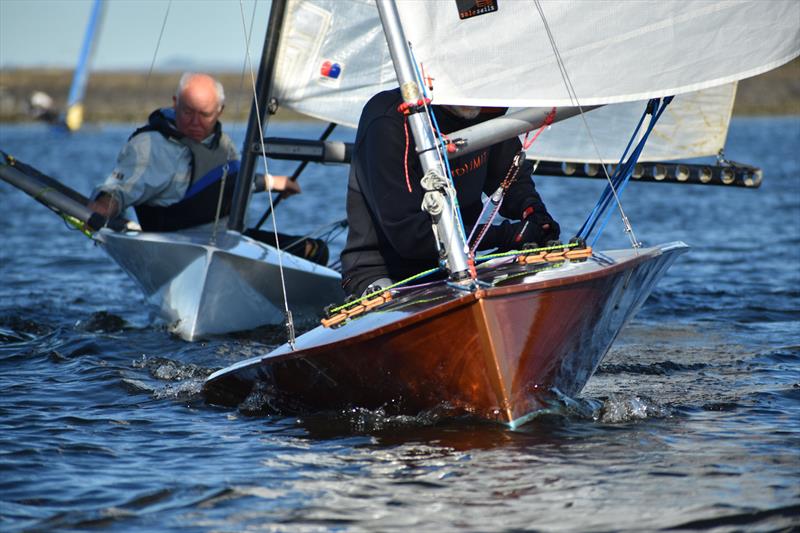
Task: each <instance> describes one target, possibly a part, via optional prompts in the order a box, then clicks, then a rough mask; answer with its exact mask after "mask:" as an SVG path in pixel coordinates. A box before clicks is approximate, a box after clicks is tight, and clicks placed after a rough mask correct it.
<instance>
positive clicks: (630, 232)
mask: <svg viewBox="0 0 800 533" xmlns="http://www.w3.org/2000/svg"><path fill="white" fill-rule="evenodd" d="M533 3H534V4H535V5H536V9H537V11H539V16H540V17H541V19H542V24H543V25H544V29H545V32H546V33H547V38H548V40H549V41H550V46H551V47H552V48H553V54H554V55H555V58H556V63H557V64H558V68H559V72H560V73H561V79H562V80H563V81H564V86H565V88H566V89H567V93H568V94H569V97H570V101H572V102H574V103H575V106H576V107H577V108H578V110H579V111H580V116H581V120H582V121H583V125H584V127H585V128H586V133H587V134H588V135H589V139H590V140H591V142H592V146H593V147H594V150H595V153H596V154H597V158H598V160H600V166H601V167H602V169H603V174H605V176H606V180H607V181H608V184H609V186H610V190H611V193H612V194H613V196H614V200H615V202H616V204H617V208H618V209H619V212H620V216H621V218H622V224H623V226H624V228H625V233H627V234H628V237H629V238H630V241H631V246H632V247H633V248H634V249H638V248H640V247H641V243H640V242H639V241H638V240H637V239H636V234H635V233H634V231H633V226H632V225H631V223H630V220H629V219H628V216H627V215H626V214H625V210H624V209H623V208H622V203H621V202H620V199H619V196H618V195H617V190H616V188H615V187H614V185H613V183H612V182H611V176H609V174H608V169H606V165H605V163H604V162H603V158H602V157H600V149H599V148H598V146H597V141H596V140H595V138H594V135H593V134H592V130H591V128H589V122H588V121H587V120H586V114H585V112H584V110H583V107H582V106H581V104H580V101H579V100H578V93H577V92H576V91H575V87H574V86H573V85H572V81H571V80H570V78H569V74H568V73H567V69H566V66H565V63H564V60H563V58H562V57H561V52H559V50H558V45H556V41H555V37H553V33H552V31H551V30H550V24H548V22H547V17H545V15H544V10H543V9H542V6H541V3H540V0H533Z"/></svg>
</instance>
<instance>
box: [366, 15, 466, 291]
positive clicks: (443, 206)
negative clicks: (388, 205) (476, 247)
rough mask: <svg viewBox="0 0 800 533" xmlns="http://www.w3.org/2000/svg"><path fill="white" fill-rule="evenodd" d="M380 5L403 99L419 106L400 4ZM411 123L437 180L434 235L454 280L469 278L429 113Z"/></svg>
mask: <svg viewBox="0 0 800 533" xmlns="http://www.w3.org/2000/svg"><path fill="white" fill-rule="evenodd" d="M377 5H378V13H379V14H380V18H381V24H382V25H383V31H384V34H385V35H386V41H387V44H388V45H389V52H390V53H391V56H392V63H393V64H394V70H395V73H396V75H397V80H398V81H399V82H400V92H401V94H402V97H403V101H404V102H406V103H407V104H410V105H412V106H414V107H416V106H417V102H418V101H419V100H420V99H421V98H422V93H421V91H420V89H419V85H418V84H417V77H416V74H415V70H414V69H415V67H414V61H413V59H412V57H411V52H410V50H409V48H408V41H407V40H406V37H405V32H404V31H403V26H402V25H401V24H400V16H399V14H398V12H397V6H396V5H395V4H394V1H393V0H377ZM408 123H409V125H410V126H411V132H412V134H413V135H414V141H415V142H416V145H417V154H418V155H419V159H420V163H421V164H422V170H423V172H424V177H423V180H422V181H423V182H427V183H428V184H431V182H433V183H435V184H437V185H435V186H426V184H425V183H423V187H425V189H426V190H427V191H428V192H426V193H425V200H424V201H423V209H424V210H425V211H427V212H428V213H429V214H430V215H431V218H432V219H433V222H434V229H435V231H434V236H435V237H436V239H437V241H438V244H439V245H440V252H441V251H443V252H444V260H445V262H446V265H447V270H448V272H449V274H450V279H451V280H454V281H460V280H464V279H469V277H470V275H469V266H468V263H467V255H466V253H465V251H464V248H465V244H464V242H463V240H462V238H461V236H460V235H459V233H458V229H457V228H456V226H455V221H456V218H455V216H454V213H455V209H457V208H456V207H455V205H454V198H452V197H451V196H450V194H451V193H450V192H449V191H452V194H455V191H453V190H452V188H450V187H442V186H441V185H438V184H445V183H447V178H445V172H444V168H443V165H442V162H441V160H440V158H439V157H438V154H439V147H438V143H437V142H436V139H434V137H433V133H432V132H431V130H430V128H429V127H428V124H427V116H426V114H425V113H424V112H415V113H411V114H410V115H409V116H408Z"/></svg>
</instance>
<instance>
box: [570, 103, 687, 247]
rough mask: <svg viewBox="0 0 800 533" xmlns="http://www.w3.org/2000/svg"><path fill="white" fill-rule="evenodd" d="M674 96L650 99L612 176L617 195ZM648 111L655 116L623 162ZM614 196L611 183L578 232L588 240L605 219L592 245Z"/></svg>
mask: <svg viewBox="0 0 800 533" xmlns="http://www.w3.org/2000/svg"><path fill="white" fill-rule="evenodd" d="M672 98H673V97H672V96H670V97H667V98H664V99H663V101H659V99H652V100H650V102H648V105H647V107H646V109H645V112H644V114H643V115H642V118H641V119H640V120H639V124H638V125H637V126H636V129H635V131H634V132H633V135H632V136H631V139H630V141H629V142H628V146H627V147H626V148H625V152H624V153H623V156H622V158H621V159H620V162H619V164H618V165H617V169H616V171H615V172H614V175H613V176H612V177H611V183H612V184H613V187H614V190H616V192H617V197H619V196H621V194H622V191H624V190H625V187H626V186H627V184H628V182H629V181H630V177H631V175H633V170H634V169H635V168H636V163H637V161H638V160H639V156H640V155H641V153H642V151H643V150H644V146H645V144H646V142H647V139H648V137H649V136H650V133H651V132H652V131H653V128H654V127H655V125H656V123H657V122H658V119H659V118H661V115H662V114H663V113H664V111H665V110H666V108H667V105H669V103H670V102H671V101H672ZM648 113H652V115H653V117H652V119H651V120H650V123H649V124H648V126H647V129H646V130H645V132H644V135H642V138H641V139H640V140H639V142H638V143H637V145H636V148H634V150H633V152H632V153H631V155H630V157H629V158H628V160H627V161H625V162H624V163H623V161H624V159H625V156H626V155H627V153H628V150H629V149H630V146H631V144H632V143H633V139H635V138H636V135H637V134H638V132H639V130H640V128H641V125H642V123H643V121H644V118H645V116H646V115H647V114H648ZM613 196H614V195H613V191H612V189H611V185H607V186H606V188H605V190H604V191H603V194H602V195H601V197H600V199H599V200H598V202H597V204H596V205H595V207H594V209H593V210H592V213H591V214H590V215H589V217H588V218H587V219H586V222H584V223H583V226H582V227H581V230H580V231H579V232H578V236H579V237H580V238H582V239H584V240H588V237H589V235H590V234H591V233H592V231H594V229H595V227H596V226H597V223H598V221H600V219H601V218H603V221H602V223H601V224H600V228H599V230H598V232H597V234H596V235H595V237H594V239H593V240H592V242H591V243H590V245H591V246H594V244H595V243H596V242H597V240H598V239H599V238H600V235H601V234H602V232H603V230H604V229H605V227H606V224H608V221H609V219H610V217H611V211H608V207H609V206H610V205H611V201H612V199H613Z"/></svg>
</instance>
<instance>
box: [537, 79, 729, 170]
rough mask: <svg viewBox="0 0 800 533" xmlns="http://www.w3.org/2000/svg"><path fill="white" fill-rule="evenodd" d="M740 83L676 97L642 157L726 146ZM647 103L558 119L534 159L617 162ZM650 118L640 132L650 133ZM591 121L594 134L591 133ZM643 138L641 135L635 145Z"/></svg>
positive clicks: (665, 157)
mask: <svg viewBox="0 0 800 533" xmlns="http://www.w3.org/2000/svg"><path fill="white" fill-rule="evenodd" d="M735 96H736V83H728V84H725V85H720V86H719V87H712V88H710V89H704V90H702V91H697V92H693V93H687V94H681V95H678V96H676V97H675V99H674V100H673V101H672V103H670V104H669V106H667V109H666V111H664V114H663V115H662V116H661V118H660V119H659V121H658V123H657V124H656V127H655V128H654V129H653V132H652V133H651V134H650V137H649V138H648V139H647V143H646V144H645V148H644V151H643V152H642V155H641V156H640V157H639V161H642V162H644V161H670V160H675V159H688V158H693V157H703V156H710V155H716V154H718V153H719V151H720V150H721V149H722V148H723V146H724V145H725V138H726V136H727V132H728V125H729V123H730V118H731V112H732V110H733V101H734V98H735ZM646 105H647V101H639V102H626V103H624V104H611V105H608V106H605V107H601V108H597V109H594V110H592V111H589V112H588V113H586V114H585V115H584V118H585V119H586V124H585V123H584V121H583V119H582V118H581V117H580V116H576V117H572V118H569V119H567V120H564V121H563V122H557V123H555V124H553V125H552V126H550V127H549V128H548V129H546V130H545V131H543V132H542V134H541V135H540V136H539V137H538V138H537V139H536V141H535V142H534V143H533V145H531V147H530V148H529V149H528V157H529V158H531V159H541V160H545V161H580V162H586V163H599V162H603V163H614V164H616V163H617V161H618V160H619V158H620V156H621V155H622V153H623V151H624V150H625V146H626V145H627V143H628V141H629V140H630V136H631V135H632V133H633V131H634V129H635V128H636V124H638V122H639V119H641V117H642V113H643V112H644V110H645V107H646ZM648 122H649V118H645V122H644V123H643V125H642V128H641V130H640V133H639V137H641V135H642V134H643V133H644V130H645V127H646V126H647V124H648ZM587 124H588V128H589V130H590V131H591V132H592V135H591V137H590V136H589V134H588V133H587ZM638 141H639V138H637V139H636V140H635V141H634V144H633V146H635V144H636V142H638Z"/></svg>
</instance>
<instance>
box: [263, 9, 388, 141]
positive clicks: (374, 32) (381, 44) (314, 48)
mask: <svg viewBox="0 0 800 533" xmlns="http://www.w3.org/2000/svg"><path fill="white" fill-rule="evenodd" d="M278 58H279V59H278V62H277V64H276V73H275V80H274V85H273V89H274V92H273V94H274V95H275V97H276V98H277V99H278V102H279V103H280V105H281V106H284V107H288V108H289V109H292V110H294V111H297V112H299V113H303V114H305V115H308V116H311V117H315V118H319V119H321V120H325V121H329V122H336V123H338V124H344V125H347V126H351V127H355V126H356V125H357V124H358V117H359V115H360V114H361V109H362V108H363V107H364V104H366V103H367V100H369V98H370V97H371V96H372V95H374V94H375V93H378V92H380V91H382V90H384V89H390V88H392V87H396V86H397V79H396V77H395V73H394V67H393V66H392V62H391V57H390V56H389V49H388V47H387V45H386V38H385V37H384V35H383V28H382V27H381V23H380V18H379V17H378V10H377V8H376V7H375V3H374V2H373V1H370V0H347V1H343V0H293V1H291V2H289V5H288V12H287V14H286V24H285V25H284V30H283V33H282V35H281V41H280V45H279V51H278Z"/></svg>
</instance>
